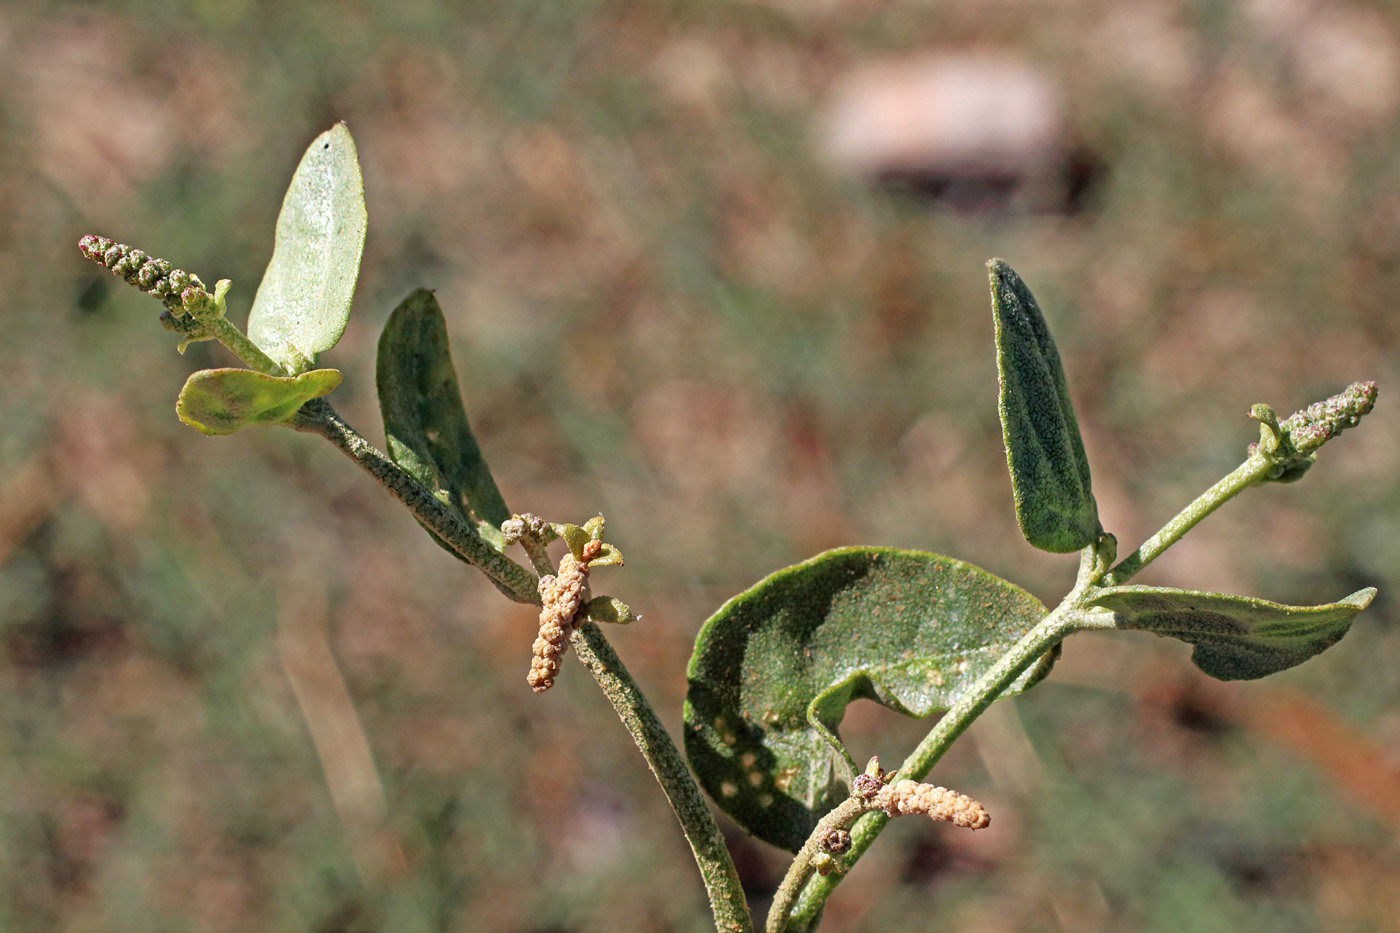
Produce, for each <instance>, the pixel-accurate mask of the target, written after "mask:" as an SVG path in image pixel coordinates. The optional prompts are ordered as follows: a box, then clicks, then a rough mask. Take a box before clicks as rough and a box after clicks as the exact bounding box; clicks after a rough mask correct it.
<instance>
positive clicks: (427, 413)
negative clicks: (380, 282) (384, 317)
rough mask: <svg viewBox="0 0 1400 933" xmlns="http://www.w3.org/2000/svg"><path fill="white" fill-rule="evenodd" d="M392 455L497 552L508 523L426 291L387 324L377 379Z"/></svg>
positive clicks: (406, 302)
mask: <svg viewBox="0 0 1400 933" xmlns="http://www.w3.org/2000/svg"><path fill="white" fill-rule="evenodd" d="M375 381H376V382H377V383H378V386H379V408H380V411H381V413H382V414H383V416H384V436H385V438H386V440H387V445H388V448H389V456H390V457H392V458H393V460H394V462H395V463H397V464H398V465H399V466H401V467H403V469H404V470H405V471H406V472H408V473H409V474H410V475H411V476H413V478H414V479H416V480H418V482H420V483H422V484H423V485H424V486H426V487H428V488H429V489H431V490H433V491H434V492H435V493H436V494H437V496H438V498H439V499H441V500H442V501H443V502H446V503H447V504H448V505H450V506H452V507H453V508H455V509H456V510H457V511H458V512H459V513H460V514H461V516H462V517H463V518H466V517H468V516H471V517H472V518H474V519H475V520H476V522H477V527H478V530H479V531H480V532H481V534H482V536H483V537H485V538H486V539H487V540H489V541H491V542H493V543H494V544H495V545H496V546H497V548H500V549H503V548H504V547H505V539H504V538H503V537H502V536H501V532H500V528H501V523H502V522H504V521H505V520H506V519H508V518H510V510H509V509H507V508H506V503H505V500H504V499H502V498H501V492H500V490H499V489H497V488H496V481H495V480H494V479H492V477H491V470H490V468H489V467H487V465H486V461H485V459H484V458H483V457H482V456H481V448H480V447H479V446H477V443H476V438H475V437H474V436H473V435H472V429H471V426H470V425H468V423H467V412H466V410H465V409H464V408H463V407H462V394H461V391H460V390H459V389H458V387H457V373H456V370H454V369H453V368H452V354H451V352H450V350H449V348H448V345H447V322H446V320H444V318H443V315H442V309H441V308H439V307H438V303H437V299H436V298H434V297H433V293H432V292H431V291H429V290H427V289H426V288H420V289H418V290H417V291H415V292H413V293H412V294H410V295H409V296H408V297H407V298H405V299H404V300H403V301H402V302H400V303H399V306H398V307H397V308H395V309H394V313H393V314H391V315H389V321H388V323H386V324H385V325H384V332H383V333H382V334H381V335H380V337H379V361H378V364H377V371H376V373H375Z"/></svg>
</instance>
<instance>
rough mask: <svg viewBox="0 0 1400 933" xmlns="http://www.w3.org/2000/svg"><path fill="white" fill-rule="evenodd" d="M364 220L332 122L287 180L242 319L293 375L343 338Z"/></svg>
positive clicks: (346, 135) (351, 165)
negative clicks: (268, 254)
mask: <svg viewBox="0 0 1400 933" xmlns="http://www.w3.org/2000/svg"><path fill="white" fill-rule="evenodd" d="M366 220H367V218H366V214H365V186H364V180H363V179H362V178H361V177H360V162H359V159H358V157H357V156H356V154H355V142H354V140H352V139H351V138H350V131H349V130H348V129H346V128H345V124H344V123H337V124H336V125H335V126H333V127H331V128H330V129H329V130H327V131H326V132H324V133H322V134H321V135H320V136H318V137H316V139H315V141H314V142H312V143H311V146H310V147H309V148H308V149H307V150H306V154H305V155H303V156H302V159H301V164H300V165H298V166H297V170H296V174H294V175H293V176H292V183H291V185H290V186H289V187H288V188H287V194H286V197H285V198H284V199H283V201H282V212H281V213H280V214H279V215H278V216H277V240H276V244H275V245H274V247H273V251H272V261H271V262H270V263H268V266H267V271H266V272H265V273H263V280H262V283H261V284H260V285H259V286H258V294H257V297H256V298H254V299H253V310H252V312H251V313H250V314H249V316H248V336H249V338H251V339H252V341H253V343H255V344H257V345H258V347H260V348H261V349H262V350H263V352H264V353H266V354H267V355H268V356H270V357H272V358H273V359H274V360H276V361H277V362H278V363H281V364H282V365H283V366H285V367H287V369H288V370H290V371H291V372H299V371H302V370H305V369H309V368H310V367H311V366H312V365H314V363H315V361H316V354H318V353H321V352H322V351H325V350H329V349H330V348H331V347H333V346H335V343H336V341H337V340H339V339H340V335H341V334H343V333H344V332H345V322H346V321H347V320H348V319H349V317H350V300H351V298H352V297H353V296H354V292H355V280H356V279H357V278H358V277H359V274H360V255H361V253H362V252H363V251H364V245H365V224H366Z"/></svg>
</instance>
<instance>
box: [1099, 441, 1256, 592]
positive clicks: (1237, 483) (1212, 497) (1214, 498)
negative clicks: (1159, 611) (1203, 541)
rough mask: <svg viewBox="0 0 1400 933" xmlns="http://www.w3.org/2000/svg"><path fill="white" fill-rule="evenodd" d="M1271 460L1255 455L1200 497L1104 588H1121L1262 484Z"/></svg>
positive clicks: (1130, 557) (1128, 560) (1119, 568)
mask: <svg viewBox="0 0 1400 933" xmlns="http://www.w3.org/2000/svg"><path fill="white" fill-rule="evenodd" d="M1272 465H1273V464H1272V463H1271V462H1270V460H1269V459H1268V458H1267V457H1265V456H1262V455H1259V454H1251V456H1250V457H1249V459H1248V460H1246V461H1245V462H1244V463H1241V464H1240V465H1239V466H1237V467H1236V468H1235V469H1234V470H1232V471H1231V472H1230V473H1229V474H1228V475H1226V476H1225V477H1223V478H1222V479H1221V480H1220V481H1219V482H1218V483H1216V484H1215V485H1214V486H1212V487H1210V488H1209V489H1207V490H1206V491H1205V492H1203V493H1201V494H1200V495H1199V496H1197V497H1196V499H1195V501H1194V502H1192V503H1191V504H1190V505H1188V506H1187V507H1186V508H1184V509H1182V510H1181V511H1180V512H1179V513H1177V516H1176V517H1175V518H1173V519H1172V520H1171V521H1169V522H1167V523H1166V524H1165V525H1163V526H1162V530H1161V531H1159V532H1157V533H1156V534H1155V535H1153V536H1152V537H1150V538H1148V539H1147V540H1146V541H1144V542H1143V543H1142V546H1141V547H1139V548H1138V549H1137V550H1136V551H1134V552H1133V553H1131V554H1129V555H1128V556H1127V557H1125V558H1123V559H1122V560H1121V561H1119V562H1118V564H1117V566H1115V567H1114V568H1113V569H1112V570H1110V571H1109V572H1108V573H1106V574H1104V577H1103V580H1102V581H1101V582H1102V584H1103V585H1104V586H1121V585H1123V584H1124V583H1127V582H1128V580H1129V579H1131V578H1132V576H1133V575H1134V574H1136V573H1137V572H1138V571H1139V570H1141V569H1142V568H1144V567H1146V566H1147V565H1148V564H1150V563H1152V562H1153V561H1154V560H1156V559H1157V558H1158V557H1160V556H1161V555H1162V552H1164V551H1165V550H1166V549H1167V548H1169V547H1171V546H1172V545H1173V544H1175V543H1176V542H1177V541H1180V540H1181V538H1182V536H1183V535H1185V534H1186V532H1188V531H1190V530H1191V529H1192V528H1194V527H1196V525H1197V523H1199V522H1200V521H1201V519H1203V518H1205V517H1206V516H1207V515H1209V514H1210V513H1211V512H1214V511H1215V510H1216V509H1218V508H1220V507H1221V506H1222V505H1224V504H1225V503H1226V502H1229V501H1230V500H1231V499H1233V498H1234V497H1235V496H1237V495H1239V494H1240V493H1241V492H1244V490H1246V489H1248V488H1249V487H1250V486H1254V485H1256V484H1258V483H1261V482H1263V481H1264V480H1265V478H1266V477H1267V475H1268V473H1269V470H1270V468H1271V467H1272Z"/></svg>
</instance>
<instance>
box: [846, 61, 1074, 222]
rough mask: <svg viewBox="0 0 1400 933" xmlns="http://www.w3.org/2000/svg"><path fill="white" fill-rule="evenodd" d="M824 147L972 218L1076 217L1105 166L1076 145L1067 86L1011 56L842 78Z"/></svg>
mask: <svg viewBox="0 0 1400 933" xmlns="http://www.w3.org/2000/svg"><path fill="white" fill-rule="evenodd" d="M821 142H822V149H823V152H824V154H825V156H826V158H827V160H828V161H829V162H830V163H831V165H832V166H833V167H834V168H836V169H837V170H839V171H843V172H848V173H852V174H856V175H862V176H866V177H871V178H875V179H879V180H881V181H885V182H894V183H902V184H905V185H908V186H910V187H913V188H914V189H916V190H919V191H921V192H923V193H924V194H927V195H928V196H930V197H931V198H933V199H935V200H937V201H940V202H943V203H946V204H948V205H949V206H952V207H953V208H955V209H961V210H968V211H972V212H983V211H1003V210H1007V209H1020V210H1027V209H1029V210H1053V211H1062V212H1066V213H1075V212H1077V210H1078V208H1079V203H1080V201H1081V197H1082V194H1083V189H1084V187H1085V186H1086V185H1087V183H1088V181H1089V180H1090V179H1091V177H1092V176H1094V175H1096V174H1097V172H1098V168H1097V160H1095V159H1093V158H1092V157H1089V156H1087V155H1085V154H1084V153H1081V152H1076V151H1075V150H1074V149H1073V147H1072V146H1071V144H1070V134H1069V129H1068V120H1067V116H1066V106H1065V102H1064V99H1063V95H1062V94H1061V91H1060V88H1059V85H1058V84H1057V83H1056V82H1055V80H1054V79H1053V78H1051V77H1050V76H1049V75H1047V74H1046V73H1045V72H1044V71H1042V70H1041V69H1039V68H1036V67H1035V66H1034V65H1032V64H1030V63H1029V62H1026V61H1024V60H1022V59H1020V58H1017V57H1013V56H1011V55H1002V54H989V53H979V54H965V53H941V54H936V55H925V56H920V57H916V58H907V59H901V60H895V61H884V62H876V63H872V64H868V65H864V66H862V67H859V68H857V69H855V70H854V71H852V72H851V73H850V74H848V75H847V76H845V77H844V78H842V79H839V80H838V81H837V82H836V84H835V87H834V90H833V93H832V95H831V102H830V105H829V108H828V112H827V115H826V120H825V126H824V128H823V138H822V141H821Z"/></svg>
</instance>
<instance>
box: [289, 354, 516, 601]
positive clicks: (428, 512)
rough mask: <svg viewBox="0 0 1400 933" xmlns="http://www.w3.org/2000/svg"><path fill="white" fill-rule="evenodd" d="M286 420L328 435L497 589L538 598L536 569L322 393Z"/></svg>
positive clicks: (314, 432)
mask: <svg viewBox="0 0 1400 933" xmlns="http://www.w3.org/2000/svg"><path fill="white" fill-rule="evenodd" d="M274 365H275V364H274ZM290 425H291V427H293V428H296V429H297V430H298V431H305V432H307V433H309V434H319V435H321V436H322V437H324V438H326V439H327V440H329V441H330V442H331V443H332V444H334V445H335V446H336V447H337V448H338V449H339V450H340V452H341V453H343V454H345V455H346V456H347V457H349V458H350V459H351V460H354V461H355V463H356V464H358V465H359V467H360V468H361V469H362V470H364V471H365V472H366V473H368V474H369V475H370V476H372V477H374V480H375V482H377V483H379V485H381V486H383V487H384V488H385V489H387V490H388V491H389V492H390V494H392V495H393V496H394V498H396V499H398V500H399V501H400V502H402V503H403V504H404V505H405V506H407V507H408V510H409V511H410V512H412V513H413V516H414V517H415V518H417V519H418V521H419V522H421V523H422V524H423V527H425V528H427V529H428V530H429V531H431V532H432V533H433V534H435V535H437V537H438V538H439V539H441V540H442V541H444V542H446V543H447V545H448V547H450V548H452V550H453V551H455V552H456V553H457V554H458V555H459V556H460V557H461V558H462V559H463V560H465V561H467V562H468V563H470V564H472V565H474V566H475V567H477V568H479V569H480V570H481V571H482V572H483V573H484V574H486V576H487V578H489V579H490V580H491V582H492V583H493V584H495V586H496V589H498V590H500V591H501V592H502V593H504V594H505V595H506V596H508V597H510V598H511V599H513V600H515V601H516V602H519V603H530V604H532V605H536V606H538V605H539V604H540V594H539V591H538V589H537V587H538V585H539V580H538V579H537V578H536V577H535V575H534V574H532V573H530V571H528V570H526V569H525V568H524V567H522V566H520V565H519V564H517V563H516V562H515V561H513V560H511V559H510V558H509V557H506V556H505V555H504V554H502V553H501V552H500V551H498V550H496V549H495V548H493V547H491V545H490V544H488V543H487V542H486V541H485V540H484V539H483V538H482V537H481V535H479V534H478V533H477V531H476V529H475V528H473V527H472V526H471V525H469V524H467V523H466V522H464V521H462V519H460V518H459V517H457V515H455V514H453V512H452V510H450V509H449V508H448V507H447V506H446V505H444V504H443V503H442V502H441V501H440V500H439V499H438V498H437V497H436V496H434V495H433V494H432V493H431V492H429V491H428V490H427V489H425V488H424V487H423V486H422V485H421V484H420V483H419V482H418V481H417V480H415V479H414V478H413V477H411V476H409V475H408V474H407V473H405V472H404V471H403V470H401V469H400V468H399V466H398V465H397V464H396V463H394V461H392V460H390V459H389V458H388V457H387V456H385V455H384V454H383V453H381V452H380V451H379V450H377V449H376V448H375V446H374V445H373V444H371V443H370V442H369V441H367V440H365V439H364V437H363V436H361V435H360V434H359V432H357V431H356V430H355V429H354V428H352V427H350V425H349V424H347V423H346V422H345V419H343V418H341V417H340V415H339V413H337V412H336V410H335V409H334V408H332V407H331V405H330V403H329V402H327V401H326V400H325V399H319V398H318V399H312V400H311V401H309V402H307V403H306V404H305V405H303V406H301V409H300V410H299V411H298V412H297V414H296V416H295V417H294V418H293V419H292V421H291V422H290Z"/></svg>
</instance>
